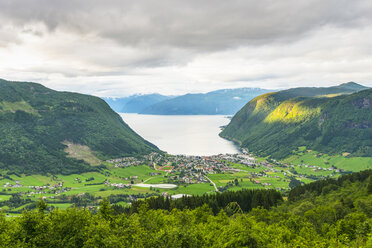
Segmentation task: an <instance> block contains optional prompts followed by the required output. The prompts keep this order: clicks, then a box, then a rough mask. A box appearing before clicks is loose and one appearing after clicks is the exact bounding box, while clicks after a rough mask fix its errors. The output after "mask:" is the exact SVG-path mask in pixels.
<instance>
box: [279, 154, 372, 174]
mask: <svg viewBox="0 0 372 248" xmlns="http://www.w3.org/2000/svg"><path fill="white" fill-rule="evenodd" d="M283 162H284V163H291V164H295V165H300V164H307V165H313V166H319V167H322V168H329V167H331V166H335V167H337V168H339V169H344V170H345V171H353V172H357V171H361V170H366V169H371V168H372V157H344V156H342V155H336V156H329V155H327V154H322V153H319V152H316V151H311V150H306V151H301V152H297V154H295V155H292V156H290V157H289V158H287V159H285V160H283Z"/></svg>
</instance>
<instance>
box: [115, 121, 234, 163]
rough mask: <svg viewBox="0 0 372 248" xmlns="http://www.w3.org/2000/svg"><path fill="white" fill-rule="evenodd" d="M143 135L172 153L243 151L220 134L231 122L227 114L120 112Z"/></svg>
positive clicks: (211, 153) (195, 153) (200, 153)
mask: <svg viewBox="0 0 372 248" xmlns="http://www.w3.org/2000/svg"><path fill="white" fill-rule="evenodd" d="M120 115H121V117H122V118H123V120H124V121H125V122H126V123H127V124H128V125H129V126H130V127H131V128H132V129H133V130H134V131H136V132H137V133H138V134H139V135H141V136H142V137H143V138H145V139H146V140H148V141H150V142H151V143H153V144H155V145H156V146H157V147H159V148H160V149H161V150H163V151H166V152H168V153H169V154H174V155H175V154H186V155H205V156H208V155H216V154H220V153H239V150H238V148H237V146H235V145H234V143H233V142H230V141H227V140H225V139H222V138H221V137H219V136H218V134H219V133H220V132H221V129H220V126H224V125H227V124H228V123H229V121H230V120H229V119H227V118H226V116H224V115H139V114H120Z"/></svg>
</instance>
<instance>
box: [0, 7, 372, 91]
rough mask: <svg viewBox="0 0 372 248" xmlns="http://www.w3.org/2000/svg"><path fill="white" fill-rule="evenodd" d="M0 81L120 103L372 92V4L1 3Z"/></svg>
mask: <svg viewBox="0 0 372 248" xmlns="http://www.w3.org/2000/svg"><path fill="white" fill-rule="evenodd" d="M0 78H4V79H8V80H20V81H34V82H39V83H42V84H44V85H46V86H48V87H50V88H53V89H57V90H68V91H76V92H81V93H88V94H93V95H97V96H113V97H118V96H124V95H129V94H133V93H153V92H160V93H163V94H183V93H186V92H206V91H210V90H215V89H221V88H237V87H261V88H269V89H281V88H288V87H296V86H328V85H335V84H339V83H344V82H348V81H355V82H358V83H361V84H364V85H367V86H372V1H370V0H366V1H363V0H360V1H359V0H283V1H278V0H259V1H257V0H241V1H234V0H231V1H227V0H215V1H212V0H205V1H201V0H183V1H178V0H154V1H150V0H141V1H133V0H131V1H126V0H112V1H110V0H101V1H98V0H65V1H62V0H55V1H51V0H26V1H25V0H0Z"/></svg>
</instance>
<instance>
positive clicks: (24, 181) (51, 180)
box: [0, 147, 372, 214]
mask: <svg viewBox="0 0 372 248" xmlns="http://www.w3.org/2000/svg"><path fill="white" fill-rule="evenodd" d="M104 163H105V165H106V167H107V169H103V170H101V171H99V172H88V173H83V174H72V175H49V176H46V175H30V176H27V175H16V174H12V173H7V172H1V175H2V176H0V187H2V189H0V208H1V209H2V210H5V211H7V212H8V213H11V214H17V213H21V212H22V211H23V210H25V209H33V208H35V207H36V201H37V200H38V199H39V198H44V199H45V200H46V201H47V202H48V203H49V204H50V206H51V207H52V208H60V209H66V208H68V207H71V206H72V205H76V206H89V207H92V208H94V207H96V206H97V205H98V204H99V202H100V201H101V199H102V198H110V199H111V201H112V200H113V199H115V200H114V203H118V204H122V205H124V206H126V205H128V204H131V202H132V201H133V200H134V199H138V198H147V197H150V196H156V195H169V196H172V195H180V194H181V195H182V194H186V195H202V194H205V193H211V192H215V191H219V192H223V191H226V190H232V191H236V190H240V189H276V190H279V191H282V192H286V191H288V190H289V188H292V187H295V186H297V185H300V184H304V183H309V182H312V181H315V180H319V179H324V178H336V177H339V176H340V175H342V174H345V173H349V172H351V171H360V170H363V169H368V168H370V166H372V158H347V157H345V156H342V155H340V156H336V157H335V156H333V157H331V156H328V155H326V154H319V153H317V152H315V151H308V150H306V148H305V147H300V148H299V149H298V151H294V153H293V155H292V156H291V157H290V158H288V159H286V160H284V161H275V160H271V159H265V158H254V157H253V156H252V155H250V154H248V153H247V152H245V153H243V154H225V155H222V154H221V155H215V156H205V157H202V156H183V155H177V156H175V155H168V154H159V153H152V154H150V155H146V156H142V157H137V158H134V157H126V158H118V159H112V160H109V161H106V162H104Z"/></svg>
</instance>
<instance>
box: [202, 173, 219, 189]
mask: <svg viewBox="0 0 372 248" xmlns="http://www.w3.org/2000/svg"><path fill="white" fill-rule="evenodd" d="M204 177H205V178H206V179H207V180H208V181H209V182H211V184H213V187H214V189H215V190H216V192H218V189H217V186H216V184H215V183H214V182H213V181H212V180H211V179H209V177H207V176H204Z"/></svg>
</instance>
